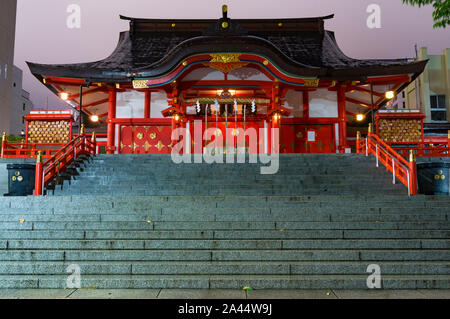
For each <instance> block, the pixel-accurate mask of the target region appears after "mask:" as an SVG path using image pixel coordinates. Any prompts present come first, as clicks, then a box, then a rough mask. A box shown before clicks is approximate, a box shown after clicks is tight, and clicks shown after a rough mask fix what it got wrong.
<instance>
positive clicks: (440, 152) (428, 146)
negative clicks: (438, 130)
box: [392, 132, 450, 157]
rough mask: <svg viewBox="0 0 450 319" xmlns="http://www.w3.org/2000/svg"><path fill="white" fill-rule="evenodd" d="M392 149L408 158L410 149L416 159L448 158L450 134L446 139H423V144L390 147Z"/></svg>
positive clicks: (449, 155) (437, 137)
mask: <svg viewBox="0 0 450 319" xmlns="http://www.w3.org/2000/svg"><path fill="white" fill-rule="evenodd" d="M392 148H393V149H394V150H395V151H397V153H399V154H400V155H402V156H404V157H407V156H408V154H409V150H410V149H413V150H414V151H415V153H416V156H417V157H450V132H449V134H448V137H445V136H433V137H425V141H424V142H423V143H419V144H414V145H413V146H407V147H401V146H397V145H392Z"/></svg>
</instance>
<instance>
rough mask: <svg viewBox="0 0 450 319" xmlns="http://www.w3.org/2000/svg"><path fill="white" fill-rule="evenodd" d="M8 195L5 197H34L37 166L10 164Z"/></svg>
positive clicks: (7, 166) (8, 166)
mask: <svg viewBox="0 0 450 319" xmlns="http://www.w3.org/2000/svg"><path fill="white" fill-rule="evenodd" d="M6 168H7V169H8V180H9V182H8V191H9V193H8V194H5V196H27V195H33V191H34V182H35V176H36V165H31V164H8V165H6Z"/></svg>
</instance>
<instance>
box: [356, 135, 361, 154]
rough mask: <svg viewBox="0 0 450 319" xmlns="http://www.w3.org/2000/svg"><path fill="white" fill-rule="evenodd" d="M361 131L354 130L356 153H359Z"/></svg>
mask: <svg viewBox="0 0 450 319" xmlns="http://www.w3.org/2000/svg"><path fill="white" fill-rule="evenodd" d="M360 143H361V132H360V131H358V132H356V153H361V146H360Z"/></svg>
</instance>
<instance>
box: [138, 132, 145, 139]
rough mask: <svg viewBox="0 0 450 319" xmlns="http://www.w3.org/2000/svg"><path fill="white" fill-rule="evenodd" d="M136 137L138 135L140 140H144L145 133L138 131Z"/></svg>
mask: <svg viewBox="0 0 450 319" xmlns="http://www.w3.org/2000/svg"><path fill="white" fill-rule="evenodd" d="M136 137H137V139H138V140H142V139H143V138H144V134H142V133H137V135H136Z"/></svg>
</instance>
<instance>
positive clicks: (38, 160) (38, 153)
mask: <svg viewBox="0 0 450 319" xmlns="http://www.w3.org/2000/svg"><path fill="white" fill-rule="evenodd" d="M36 163H42V152H41V151H39V152H37V158H36Z"/></svg>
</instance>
